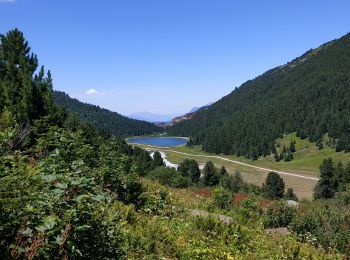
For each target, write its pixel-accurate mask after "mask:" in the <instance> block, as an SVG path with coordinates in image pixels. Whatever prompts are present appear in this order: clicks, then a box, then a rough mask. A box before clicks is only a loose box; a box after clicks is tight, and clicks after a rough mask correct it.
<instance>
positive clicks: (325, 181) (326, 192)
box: [314, 158, 337, 199]
mask: <svg viewBox="0 0 350 260" xmlns="http://www.w3.org/2000/svg"><path fill="white" fill-rule="evenodd" d="M334 170H335V168H334V163H333V160H332V158H328V159H325V160H323V162H322V164H321V165H320V173H321V174H320V180H319V181H318V183H317V185H316V187H315V191H314V198H315V199H321V198H324V199H329V198H333V196H334V194H335V192H336V190H337V188H336V180H335V178H334V177H335V176H334Z"/></svg>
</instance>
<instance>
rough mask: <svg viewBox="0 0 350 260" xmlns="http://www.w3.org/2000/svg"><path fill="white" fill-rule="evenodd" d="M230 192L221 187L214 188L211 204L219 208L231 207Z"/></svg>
mask: <svg viewBox="0 0 350 260" xmlns="http://www.w3.org/2000/svg"><path fill="white" fill-rule="evenodd" d="M231 203H232V193H231V192H230V191H229V190H226V189H224V188H223V187H219V188H216V189H215V190H214V193H213V204H214V205H215V206H216V207H218V208H220V209H228V208H230V207H231Z"/></svg>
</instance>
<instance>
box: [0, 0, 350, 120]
mask: <svg viewBox="0 0 350 260" xmlns="http://www.w3.org/2000/svg"><path fill="white" fill-rule="evenodd" d="M349 10H350V1H349V0H344V1H341V0H339V1H337V0H334V1H329V0H308V1H305V0H285V1H281V0H265V1H261V0H255V1H252V0H244V1H243V0H241V1H233V0H227V1H225V0H211V1H209V0H124V1H119V0H101V1H96V0H91V1H89V0H84V1H83V0H74V1H72V0H70V1H69V0H56V1H54V0H41V1H40V0H0V33H5V32H6V31H8V30H10V29H12V28H15V27H17V28H19V29H20V30H22V31H23V32H24V33H25V36H26V38H27V40H28V41H29V43H30V46H31V47H32V50H33V51H34V52H35V53H36V54H37V55H38V57H39V61H40V64H44V65H45V67H46V68H47V69H51V71H52V74H53V79H54V87H55V89H58V90H63V91H65V92H67V93H68V94H70V95H71V96H73V97H76V98H78V99H80V100H82V101H85V102H89V103H93V104H98V105H100V106H102V107H106V108H108V109H110V110H113V111H117V112H120V113H122V114H130V113H134V112H141V111H149V112H154V113H160V114H167V113H178V114H181V113H184V112H187V111H189V110H190V109H191V108H192V107H195V106H199V105H203V104H206V103H209V102H211V101H215V100H217V99H219V98H221V97H222V96H224V95H227V94H229V93H230V92H231V91H232V90H233V89H234V88H235V87H237V86H239V85H240V84H242V83H243V82H245V81H246V80H249V79H252V78H254V77H256V76H258V75H259V74H261V73H263V72H264V71H266V70H268V69H271V68H273V67H275V66H278V65H281V64H284V63H286V62H288V61H289V60H291V59H293V58H295V57H296V56H299V55H301V54H302V53H303V52H305V51H307V50H309V49H310V48H315V47H318V46H319V45H320V44H322V43H324V42H327V41H329V40H332V39H334V38H339V37H340V36H342V35H344V34H346V33H347V32H349V31H350V16H349Z"/></svg>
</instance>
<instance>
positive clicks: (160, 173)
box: [147, 167, 193, 188]
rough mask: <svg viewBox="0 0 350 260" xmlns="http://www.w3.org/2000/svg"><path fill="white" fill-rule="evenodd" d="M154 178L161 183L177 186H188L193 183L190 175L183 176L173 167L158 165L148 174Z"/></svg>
mask: <svg viewBox="0 0 350 260" xmlns="http://www.w3.org/2000/svg"><path fill="white" fill-rule="evenodd" d="M147 177H148V178H150V179H152V180H158V181H159V182H160V183H161V184H163V185H167V186H170V187H175V188H186V187H189V186H191V185H192V184H193V183H192V181H191V179H190V178H189V177H184V176H182V175H181V174H180V173H179V172H177V171H176V170H175V169H172V168H165V167H157V168H155V169H154V170H152V171H150V172H149V173H148V174H147Z"/></svg>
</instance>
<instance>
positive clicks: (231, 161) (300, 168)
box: [133, 133, 350, 199]
mask: <svg viewBox="0 0 350 260" xmlns="http://www.w3.org/2000/svg"><path fill="white" fill-rule="evenodd" d="M294 140H295V141H296V152H295V153H294V159H293V160H292V161H289V162H284V161H280V162H276V161H275V160H274V158H273V156H267V157H262V158H259V159H258V160H254V161H253V160H250V159H247V158H244V157H243V156H240V157H237V156H234V155H223V154H219V155H217V154H212V153H207V152H204V151H203V150H202V149H201V147H200V146H194V147H188V146H178V147H156V146H151V145H140V144H139V146H140V147H142V148H144V149H149V150H152V151H153V150H157V151H161V152H164V153H165V154H166V159H167V160H168V161H169V162H170V163H172V164H180V163H181V162H182V161H184V160H185V159H194V160H196V161H197V162H198V163H199V164H200V165H204V164H205V163H206V162H207V161H209V160H210V161H212V162H213V163H214V164H215V166H216V167H218V168H220V167H222V166H224V167H225V168H226V169H227V170H228V172H229V173H230V174H234V173H235V172H237V171H238V172H240V173H241V175H242V177H243V179H244V180H245V181H246V182H248V183H252V184H255V185H259V186H261V185H262V183H264V181H265V179H266V177H267V174H268V173H269V172H270V171H275V172H277V173H279V174H280V175H281V177H282V178H283V179H284V181H285V183H286V186H287V187H289V188H293V190H294V192H295V193H296V194H297V196H298V198H300V199H301V198H305V199H312V198H313V192H314V188H315V185H316V184H317V181H318V180H319V174H320V173H319V165H320V164H321V163H322V161H323V160H324V159H326V158H333V160H334V161H340V162H342V163H343V164H344V165H345V164H347V163H349V162H350V154H348V153H345V152H336V151H335V149H333V148H331V147H324V148H323V149H321V150H320V149H319V148H318V147H317V146H316V143H313V142H310V141H308V140H307V139H301V138H299V137H297V136H296V134H295V133H292V134H288V135H285V136H284V137H283V138H279V139H277V140H276V144H279V146H283V145H287V144H289V143H290V142H291V141H294ZM133 145H135V144H133Z"/></svg>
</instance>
